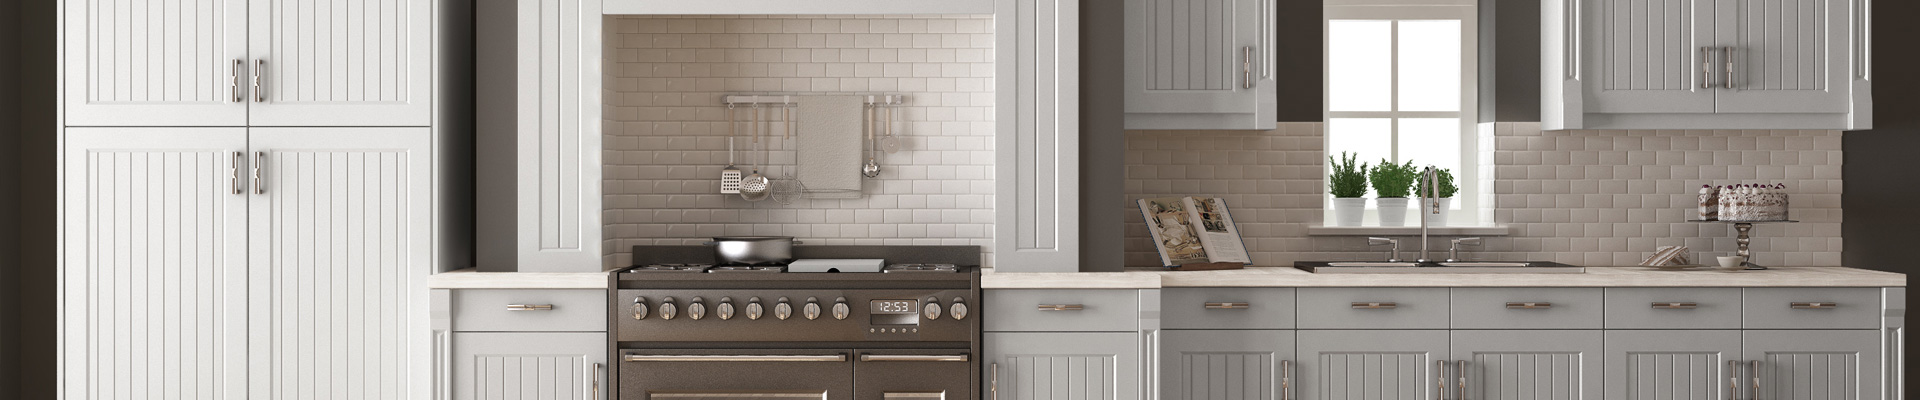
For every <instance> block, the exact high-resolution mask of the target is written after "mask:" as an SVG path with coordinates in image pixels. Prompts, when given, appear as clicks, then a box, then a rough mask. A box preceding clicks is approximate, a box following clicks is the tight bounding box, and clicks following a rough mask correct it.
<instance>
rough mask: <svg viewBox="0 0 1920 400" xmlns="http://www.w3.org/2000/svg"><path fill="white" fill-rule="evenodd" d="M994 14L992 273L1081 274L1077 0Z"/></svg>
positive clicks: (1012, 3) (1000, 5)
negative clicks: (1079, 272)
mask: <svg viewBox="0 0 1920 400" xmlns="http://www.w3.org/2000/svg"><path fill="white" fill-rule="evenodd" d="M994 4H995V6H994V7H995V18H994V59H995V60H1000V61H1001V62H998V63H995V66H994V79H993V82H994V89H995V93H994V124H995V137H994V162H995V163H994V165H995V168H994V198H993V199H994V200H993V202H994V203H993V217H994V233H993V251H992V252H993V260H992V264H993V265H994V266H995V267H997V268H1003V269H1002V271H1009V272H1074V271H1077V270H1078V268H1079V265H1080V229H1079V227H1080V99H1079V93H1080V76H1079V71H1080V52H1079V50H1078V49H1079V48H1080V17H1079V15H1080V0H996V1H995V3H994ZM592 122H593V123H594V124H598V123H599V121H598V120H595V121H592ZM592 184H593V185H598V183H597V182H596V183H592ZM592 229H594V230H595V231H596V232H597V231H598V229H599V228H598V227H595V228H592ZM595 256H596V257H597V256H598V255H597V254H596V255H595Z"/></svg>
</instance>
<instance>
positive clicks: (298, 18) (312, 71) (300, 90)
mask: <svg viewBox="0 0 1920 400" xmlns="http://www.w3.org/2000/svg"><path fill="white" fill-rule="evenodd" d="M63 7H64V8H63V15H62V18H63V24H62V25H63V26H62V28H61V29H62V33H64V41H63V44H62V47H63V51H62V54H63V56H62V57H63V58H62V61H63V62H62V65H64V67H63V71H62V76H63V79H64V85H63V88H62V94H63V96H62V97H63V100H62V101H63V102H64V104H65V106H66V121H67V125H69V126H248V125H253V126H427V125H429V124H430V122H431V119H432V113H433V110H432V109H431V104H430V101H431V100H432V98H433V90H434V87H433V82H432V79H433V77H434V75H433V68H434V58H433V57H434V52H433V51H432V50H433V42H432V40H433V37H432V32H433V28H434V19H433V16H434V11H435V10H434V9H433V7H434V2H433V0H387V1H374V0H351V1H349V0H342V1H332V2H311V1H292V0H199V1H179V0H119V1H109V0H65V3H64V5H63Z"/></svg>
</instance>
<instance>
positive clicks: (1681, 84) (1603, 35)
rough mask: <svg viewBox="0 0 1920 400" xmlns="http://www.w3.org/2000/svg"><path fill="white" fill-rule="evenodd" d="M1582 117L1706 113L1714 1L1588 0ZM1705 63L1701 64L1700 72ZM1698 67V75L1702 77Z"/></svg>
mask: <svg viewBox="0 0 1920 400" xmlns="http://www.w3.org/2000/svg"><path fill="white" fill-rule="evenodd" d="M1575 4H1582V5H1584V6H1585V7H1586V9H1585V10H1581V11H1582V12H1581V13H1579V14H1578V15H1582V16H1584V17H1585V18H1586V21H1585V23H1584V27H1583V29H1581V30H1580V31H1581V32H1584V33H1585V34H1586V35H1587V37H1586V39H1584V40H1585V42H1586V43H1590V44H1591V45H1589V46H1585V48H1584V50H1585V51H1586V54H1585V55H1584V56H1585V57H1587V59H1589V60H1591V61H1590V62H1589V63H1588V66H1587V71H1586V73H1585V74H1584V75H1586V79H1588V80H1589V84H1588V87H1587V96H1589V101H1588V102H1587V104H1586V106H1587V108H1586V112H1589V113H1712V112H1714V104H1713V101H1714V93H1716V89H1717V88H1716V87H1715V85H1718V84H1719V83H1720V76H1721V74H1720V71H1719V70H1718V68H1719V67H1718V66H1717V65H1715V64H1711V63H1712V61H1713V60H1715V59H1716V58H1714V57H1715V55H1714V53H1716V52H1718V51H1719V48H1718V45H1717V44H1716V42H1715V39H1714V30H1713V29H1714V26H1713V24H1714V21H1715V20H1716V19H1715V17H1714V2H1713V1H1708V0H1700V1H1660V0H1588V1H1584V2H1575ZM1703 64H1706V65H1703ZM1702 68H1706V69H1707V70H1706V71H1702V70H1701V69H1702Z"/></svg>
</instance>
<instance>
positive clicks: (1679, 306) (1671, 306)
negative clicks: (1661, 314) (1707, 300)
mask: <svg viewBox="0 0 1920 400" xmlns="http://www.w3.org/2000/svg"><path fill="white" fill-rule="evenodd" d="M1653 308H1654V309H1658V310H1692V309H1695V308H1700V303H1693V302H1681V303H1661V302H1657V301H1656V302H1654V303H1653Z"/></svg>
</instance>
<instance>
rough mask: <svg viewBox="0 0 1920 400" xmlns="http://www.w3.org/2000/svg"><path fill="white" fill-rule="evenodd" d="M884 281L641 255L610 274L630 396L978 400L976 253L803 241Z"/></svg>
mask: <svg viewBox="0 0 1920 400" xmlns="http://www.w3.org/2000/svg"><path fill="white" fill-rule="evenodd" d="M794 253H795V254H794V255H795V256H796V257H798V258H802V259H806V258H838V259H883V260H886V262H887V263H888V265H887V267H886V268H885V269H884V270H883V271H884V272H839V273H802V272H789V271H788V270H787V269H786V268H784V267H783V266H780V265H772V266H725V265H712V264H711V263H712V255H711V249H710V248H708V247H705V246H635V248H634V253H633V254H634V259H635V264H636V265H635V266H634V267H632V268H628V269H626V270H622V271H620V272H618V273H615V274H613V275H612V278H610V280H611V282H610V285H611V287H612V289H613V290H609V291H608V292H609V293H610V295H611V296H612V298H611V299H610V301H611V302H612V303H611V305H612V307H609V309H610V310H612V313H613V316H612V317H613V321H614V324H613V327H614V334H613V335H612V336H613V339H612V342H613V343H612V346H613V350H612V351H613V356H614V359H615V360H618V369H617V371H618V373H617V374H616V375H615V376H614V380H615V384H614V387H615V388H616V393H615V394H616V396H617V398H619V399H623V400H735V399H738V400H746V399H753V400H798V399H813V400H974V399H976V398H977V394H976V390H975V389H974V388H977V387H979V379H980V377H979V372H978V371H980V368H979V367H978V366H979V361H978V355H979V354H980V331H981V329H980V326H981V325H980V316H979V315H977V314H976V312H977V310H979V307H978V306H977V305H978V304H979V299H980V276H979V271H978V268H977V267H975V266H973V264H977V263H978V262H979V258H980V250H979V247H977V246H797V247H795V248H794Z"/></svg>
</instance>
